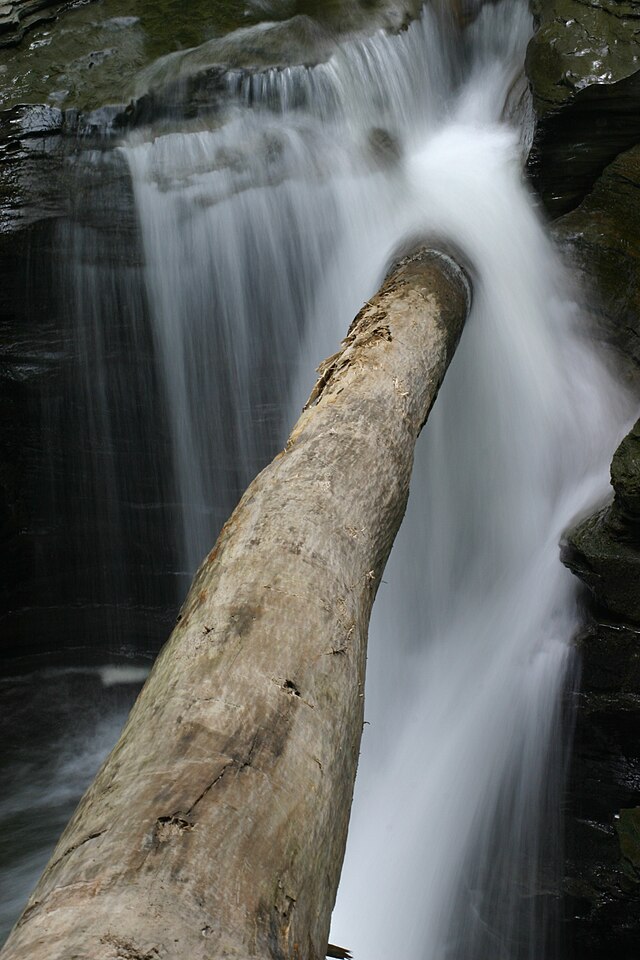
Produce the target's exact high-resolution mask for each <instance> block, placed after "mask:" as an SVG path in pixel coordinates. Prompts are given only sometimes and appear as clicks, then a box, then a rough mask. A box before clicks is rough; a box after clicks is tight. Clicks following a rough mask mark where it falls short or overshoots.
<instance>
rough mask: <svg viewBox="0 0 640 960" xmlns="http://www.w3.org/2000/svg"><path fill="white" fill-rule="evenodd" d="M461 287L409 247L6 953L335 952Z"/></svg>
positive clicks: (199, 582) (242, 523)
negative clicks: (387, 634) (415, 477)
mask: <svg viewBox="0 0 640 960" xmlns="http://www.w3.org/2000/svg"><path fill="white" fill-rule="evenodd" d="M468 299H469V289H468V285H467V282H466V279H465V277H464V275H463V273H462V271H461V270H460V269H459V268H458V267H457V266H456V265H455V264H454V263H453V261H451V260H450V259H448V258H447V257H445V256H443V255H439V254H436V253H433V252H429V251H425V250H422V251H418V253H415V254H413V255H412V256H411V257H407V258H406V259H404V260H403V261H401V263H400V264H399V265H398V266H397V267H396V268H395V270H394V272H393V273H392V274H391V275H390V276H389V277H388V278H387V280H386V281H385V283H384V285H383V287H382V289H381V290H380V292H379V293H378V294H377V295H376V297H375V298H373V300H371V301H370V302H368V303H367V304H366V305H365V307H364V308H363V310H362V311H361V312H360V313H359V314H358V316H357V317H356V319H355V321H354V322H353V324H352V326H351V329H350V330H349V334H348V336H347V338H346V339H345V340H344V341H343V344H342V346H341V348H340V351H339V352H338V353H337V354H336V355H335V356H334V357H331V358H330V359H329V360H327V361H325V362H324V363H323V364H322V366H321V368H320V379H319V380H318V382H317V384H316V386H315V388H314V390H313V392H312V394H311V397H310V399H309V401H308V403H307V406H306V407H305V410H304V412H303V413H302V416H301V417H300V419H299V421H298V423H297V424H296V426H295V428H294V430H293V432H292V434H291V436H290V437H289V441H288V443H287V446H286V448H285V449H284V450H283V452H282V453H280V454H278V456H277V457H276V458H275V460H274V461H273V462H272V463H271V464H270V465H269V466H268V467H267V468H266V469H265V470H264V471H263V472H262V473H261V474H260V475H259V476H258V477H257V478H256V480H254V482H253V483H252V484H251V486H250V487H249V488H248V490H247V491H246V493H245V494H244V496H243V497H242V499H241V501H240V503H239V505H238V507H237V508H236V510H235V512H234V513H233V515H232V517H231V519H230V520H229V521H228V523H227V524H226V525H225V527H224V528H223V530H222V532H221V534H220V537H219V539H218V542H217V544H216V546H215V548H214V549H213V550H212V552H211V553H210V554H209V556H208V557H207V558H206V559H205V561H204V563H203V564H202V566H201V568H200V570H199V571H198V573H197V575H196V577H195V579H194V582H193V585H192V587H191V591H190V593H189V595H188V597H187V599H186V601H185V604H184V607H183V609H182V612H181V614H180V616H179V618H178V624H177V626H176V628H175V630H174V632H173V634H172V636H171V638H170V640H169V642H168V643H167V645H166V646H165V647H164V649H163V651H162V653H161V654H160V656H159V658H158V661H157V663H156V665H155V667H154V669H153V671H152V673H151V676H150V677H149V679H148V681H147V684H146V685H145V687H144V689H143V691H142V693H141V694H140V697H139V698H138V701H137V703H136V704H135V706H134V708H133V710H132V712H131V715H130V717H129V720H128V722H127V724H126V727H125V729H124V732H123V734H122V736H121V738H120V740H119V742H118V744H117V745H116V747H115V748H114V750H113V752H112V753H111V755H110V756H109V758H108V759H107V761H106V762H105V764H104V766H103V767H102V769H101V771H100V772H99V774H98V775H97V777H96V779H95V781H94V783H93V784H92V786H91V787H90V788H89V790H88V791H87V793H86V794H85V796H84V798H83V800H82V801H81V803H80V805H79V807H78V809H77V811H76V813H75V814H74V816H73V818H72V820H71V822H70V823H69V825H68V827H67V828H66V830H65V832H64V834H63V835H62V838H61V839H60V842H59V843H58V846H57V847H56V850H55V851H54V853H53V856H52V858H51V860H50V862H49V865H48V866H47V868H46V870H45V872H44V874H43V876H42V878H41V880H40V882H39V884H38V886H37V888H36V890H35V892H34V894H33V896H32V897H31V900H30V901H29V903H28V905H27V907H26V909H25V911H24V913H23V915H22V917H21V919H20V920H19V921H18V923H17V925H16V927H15V929H14V931H13V933H12V935H11V937H10V938H9V940H8V942H7V945H6V947H5V950H4V951H3V953H2V958H3V960H18V958H21V960H27V958H28V960H56V958H58V960H63V958H64V960H71V958H75V960H81V958H82V960H205V958H206V960H212V958H222V957H224V958H243V960H247V958H249V957H252V958H276V960H284V958H301V960H307V958H309V960H317V958H320V957H323V956H324V954H325V951H326V947H327V936H328V929H329V921H330V916H331V910H332V907H333V903H334V899H335V894H336V889H337V885H338V879H339V876H340V868H341V865H342V858H343V854H344V847H345V841H346V835H347V824H348V818H349V809H350V805H351V797H352V791H353V784H354V779H355V773H356V765H357V759H358V748H359V744H360V736H361V731H362V722H363V694H364V672H365V659H366V640H367V630H368V624H369V616H370V613H371V606H372V603H373V599H374V597H375V594H376V590H377V587H378V584H379V582H380V577H381V575H382V572H383V568H384V565H385V562H386V560H387V557H388V554H389V551H390V549H391V545H392V543H393V540H394V537H395V535H396V532H397V530H398V527H399V525H400V522H401V520H402V516H403V514H404V510H405V505H406V501H407V496H408V491H409V479H410V474H411V467H412V463H413V450H414V444H415V441H416V439H417V436H418V434H419V432H420V430H421V428H422V426H423V424H424V422H425V420H426V418H427V415H428V413H429V410H430V408H431V405H432V404H433V401H434V399H435V397H436V394H437V392H438V388H439V386H440V383H441V381H442V377H443V376H444V373H445V370H446V368H447V365H448V363H449V361H450V359H451V356H452V355H453V352H454V350H455V347H456V344H457V342H458V338H459V336H460V332H461V329H462V326H463V323H464V319H465V316H466V313H467V308H468Z"/></svg>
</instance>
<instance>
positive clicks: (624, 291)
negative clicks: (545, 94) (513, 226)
mask: <svg viewBox="0 0 640 960" xmlns="http://www.w3.org/2000/svg"><path fill="white" fill-rule="evenodd" d="M553 233H554V236H555V238H556V239H557V240H558V241H559V243H560V244H561V245H562V247H563V249H564V250H565V251H566V253H567V254H568V256H569V258H570V260H571V261H572V263H573V264H574V266H575V267H576V268H577V270H578V271H579V273H580V274H581V276H582V281H583V284H584V286H585V289H587V290H589V291H590V302H591V304H592V308H593V318H592V324H591V326H592V327H593V328H594V329H597V331H598V333H599V335H601V336H602V337H603V338H604V339H605V340H607V341H608V342H609V343H612V344H613V345H614V346H615V347H616V348H617V349H618V350H619V351H620V352H621V353H622V355H624V356H626V357H629V358H631V360H632V361H633V362H634V363H635V364H640V146H635V147H633V148H632V149H631V150H628V151H627V152H625V153H623V154H621V155H620V156H619V157H617V158H616V159H615V160H614V162H613V163H612V164H610V165H609V166H608V167H607V168H606V170H605V171H604V173H603V174H602V176H601V177H600V179H599V180H598V181H597V183H596V185H595V186H594V188H593V190H592V191H591V193H589V195H588V196H587V197H586V198H585V199H584V200H583V201H582V203H581V204H580V206H579V207H577V208H576V209H575V210H572V211H571V213H568V214H566V215H565V216H563V217H561V218H560V219H559V220H557V221H556V223H555V224H554V227H553Z"/></svg>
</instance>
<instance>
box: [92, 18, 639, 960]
mask: <svg viewBox="0 0 640 960" xmlns="http://www.w3.org/2000/svg"><path fill="white" fill-rule="evenodd" d="M530 33H531V18H530V14H529V12H528V4H527V2H526V0H503V2H501V3H498V4H491V5H488V6H486V7H484V8H482V10H481V11H480V13H479V15H478V17H477V18H476V19H475V20H474V21H473V22H472V23H471V24H470V25H468V26H467V27H466V28H464V30H463V29H462V28H460V27H459V26H456V24H455V22H454V21H453V19H451V18H449V17H447V16H446V15H445V14H443V13H442V11H441V9H440V8H439V7H437V6H434V5H428V6H426V7H425V9H424V11H423V14H422V17H421V19H420V20H418V21H416V22H414V23H412V24H411V26H410V27H409V28H408V29H407V30H405V31H403V32H401V33H399V34H398V35H395V36H392V35H388V34H384V33H378V34H375V35H374V36H372V37H370V38H368V39H350V40H348V41H345V42H344V43H342V45H341V46H339V47H338V48H337V49H336V51H335V53H334V55H333V56H332V57H331V59H329V60H328V61H327V62H326V63H322V64H319V65H318V66H316V67H314V68H306V67H304V68H303V67H297V68H289V69H286V70H273V71H266V72H264V73H262V74H259V75H257V76H252V77H249V76H247V75H245V74H243V73H240V72H232V73H230V74H229V75H228V77H227V90H226V94H225V100H224V110H223V111H222V113H219V114H217V115H216V116H215V118H213V119H211V118H208V119H207V118H205V117H202V118H199V119H195V120H191V121H188V122H187V121H185V122H184V123H182V124H181V125H179V127H178V128H177V125H176V124H175V123H174V124H173V127H172V128H169V127H167V125H166V123H165V124H164V125H162V124H159V125H158V126H157V127H156V128H154V129H144V130H139V131H136V132H134V133H132V134H131V135H129V136H128V138H127V139H126V140H125V141H123V142H122V143H121V144H120V145H119V146H118V147H117V150H116V151H115V153H114V155H113V157H112V160H113V162H114V163H116V164H117V163H119V164H125V165H126V168H127V169H128V171H129V173H130V177H131V185H132V191H133V198H134V201H135V209H136V214H137V232H136V238H137V240H138V239H139V243H140V250H139V257H140V266H139V275H138V276H137V279H136V281H135V283H136V286H135V298H133V299H130V300H128V301H127V303H128V304H129V308H128V309H129V314H128V319H129V321H130V323H131V333H130V337H129V340H128V341H127V343H128V344H130V345H131V346H132V348H135V345H136V344H139V343H141V342H144V344H145V351H146V355H147V359H148V357H152V361H149V362H152V363H153V365H154V369H153V375H152V376H151V375H149V376H150V380H149V382H150V383H151V382H152V385H153V390H152V396H151V397H149V396H147V398H146V400H145V398H144V397H143V396H142V392H141V399H140V404H139V405H138V409H137V412H136V414H135V416H136V417H137V420H136V432H135V435H136V436H140V437H142V438H145V437H149V436H151V435H152V434H153V431H154V430H159V433H160V434H161V435H162V437H163V440H164V443H165V444H166V450H165V454H164V455H163V457H158V458H157V459H156V457H155V456H154V455H152V454H149V456H148V457H147V461H148V463H153V464H156V465H158V464H159V466H160V467H161V468H162V469H166V470H167V471H168V473H169V475H170V476H169V479H167V481H166V486H167V489H162V487H163V485H160V484H158V483H157V482H156V481H154V482H153V483H151V486H153V490H154V494H153V495H154V496H156V497H160V496H166V497H168V498H169V499H171V500H172V507H171V510H169V511H168V516H169V517H170V518H173V521H174V526H173V527H172V528H169V526H167V527H166V536H167V537H172V538H173V543H172V545H171V549H172V555H173V554H175V574H176V576H177V579H178V580H179V583H180V589H182V590H184V588H186V585H187V583H188V580H189V578H190V577H191V576H192V574H193V572H194V570H195V568H196V566H197V564H198V563H199V561H200V560H201V559H202V557H203V556H204V554H205V553H206V552H207V550H208V549H209V548H210V547H211V544H212V543H213V541H214V539H215V537H216V535H217V532H218V529H219V527H220V524H221V522H222V521H223V520H224V519H225V516H226V515H227V514H228V512H229V510H230V509H231V508H232V506H233V504H234V502H235V500H236V499H237V497H238V495H239V493H240V492H241V490H242V489H243V487H244V486H245V485H246V484H247V483H248V482H249V481H250V479H251V478H252V476H253V475H255V473H256V472H257V470H258V469H260V467H261V466H262V465H263V464H264V463H265V462H266V461H267V460H268V459H269V457H270V456H272V455H273V454H274V453H275V452H276V450H277V449H278V444H280V443H282V441H283V440H284V438H285V436H286V433H287V429H288V427H289V426H290V425H291V423H292V421H293V420H294V418H295V416H296V414H297V411H298V410H299V408H300V404H301V402H302V401H303V399H304V398H305V395H306V394H307V393H308V391H309V388H310V386H311V384H312V382H313V370H314V367H315V365H316V364H317V363H318V362H319V361H320V360H321V359H322V358H323V357H324V356H326V355H328V354H330V353H333V352H334V351H335V349H336V347H337V344H338V342H339V340H340V339H341V337H342V336H344V334H345V332H346V330H347V328H348V325H349V323H350V321H351V319H352V318H353V316H354V315H355V314H356V313H357V311H358V310H359V308H360V306H361V304H362V302H363V301H364V300H365V299H366V298H367V297H369V296H371V294H372V293H373V292H374V291H375V289H376V288H377V286H378V284H379V282H380V280H381V278H382V276H383V275H384V272H385V270H386V268H387V267H388V265H389V263H390V261H391V259H392V258H393V256H394V254H395V253H396V252H397V251H398V250H399V249H400V248H402V246H403V244H406V243H407V242H408V241H410V240H412V239H415V238H416V237H426V238H435V239H436V240H437V241H445V242H447V243H448V244H450V245H451V247H452V248H454V249H456V250H458V251H460V252H461V254H462V255H463V256H464V257H465V259H466V261H467V262H468V263H469V264H470V270H471V271H472V274H473V287H474V304H473V308H472V312H471V316H470V317H469V320H468V323H467V328H466V330H465V332H464V334H463V337H462V341H461V344H460V347H459V349H458V353H457V355H456V357H455V358H454V361H453V363H452V365H451V368H450V371H449V373H448V374H447V377H446V379H445V384H444V387H443V389H442V391H441V393H440V396H439V398H438V400H437V403H436V405H435V407H434V410H433V413H432V416H431V418H430V420H429V423H428V425H427V427H426V428H425V431H424V434H423V437H422V438H421V441H420V443H419V445H418V450H417V455H416V466H415V472H414V478H413V483H412V492H411V498H410V502H409V506H408V511H407V517H406V520H405V523H404V525H403V528H402V530H401V532H400V535H399V537H398V541H397V543H396V546H395V547H394V551H393V554H392V557H391V560H390V563H389V565H388V568H387V572H386V573H385V576H384V580H383V583H382V585H381V587H380V592H379V596H378V599H377V601H376V604H375V608H374V614H373V619H372V625H371V634H370V650H369V664H368V677H367V693H366V711H367V722H368V724H369V725H367V726H366V727H365V732H364V737H363V748H362V756H361V763H360V770H359V774H358V782H357V785H356V794H355V800H354V808H353V816H352V826H351V829H350V836H349V843H348V848H347V856H346V861H345V868H344V873H343V879H342V882H341V887H340V891H339V894H338V901H337V905H336V910H335V914H334V927H333V938H334V939H335V940H336V942H344V943H345V944H346V945H347V946H348V947H350V948H351V949H353V950H354V951H355V952H356V954H357V956H358V957H359V958H361V960H364V958H367V960H377V958H383V957H388V956H389V955H391V954H392V953H393V952H394V951H395V952H397V951H398V950H402V952H403V953H404V954H406V955H408V956H410V957H413V958H421V960H444V958H448V957H451V958H453V957H456V958H462V957H464V958H465V960H476V958H478V960H479V958H480V957H483V958H484V957H487V956H494V957H496V958H509V960H520V958H524V957H534V956H536V957H538V956H539V955H540V953H541V951H542V950H543V949H546V948H547V947H548V946H549V942H550V940H551V936H552V934H551V933H550V932H549V931H550V929H551V927H549V928H547V924H546V919H547V913H548V912H549V909H551V907H552V905H553V903H554V902H555V900H556V897H557V877H556V873H555V870H556V869H557V866H558V861H557V856H558V843H559V836H560V826H559V820H558V803H559V796H560V791H561V788H562V768H563V762H564V759H565V735H566V730H567V723H566V717H565V716H564V713H565V706H564V695H565V692H566V690H567V688H568V684H570V683H571V680H572V677H573V654H572V649H571V638H572V635H573V634H574V632H575V630H576V626H577V623H578V619H577V611H576V591H575V587H574V583H573V581H572V578H571V577H570V575H569V574H568V573H567V572H566V571H564V569H563V568H562V566H561V565H560V561H559V552H558V543H559V541H560V539H561V536H562V532H563V530H564V529H565V528H566V527H567V525H568V524H569V523H570V521H571V520H572V519H573V518H574V517H575V516H576V515H578V514H579V513H580V512H581V511H583V510H585V509H586V508H587V507H588V506H590V505H591V504H592V503H593V501H594V499H597V498H598V497H599V496H602V495H603V494H604V493H605V491H606V481H607V465H608V459H609V457H610V454H611V451H612V450H613V449H614V446H615V442H616V438H617V436H618V435H619V434H620V431H621V427H622V424H623V420H624V417H625V404H624V398H623V397H621V396H620V395H619V393H618V391H617V390H616V388H615V387H614V385H613V383H612V381H611V378H610V376H609V374H608V373H607V371H606V369H605V368H604V366H603V364H602V363H601V362H600V361H599V360H598V359H597V358H596V357H595V356H594V354H593V352H592V348H591V346H590V343H589V339H588V331H586V330H585V329H584V328H583V325H582V324H581V313H580V307H579V297H577V295H576V292H575V291H574V290H573V289H572V286H571V282H570V279H569V278H568V277H567V276H566V275H565V273H564V271H563V268H562V266H561V265H560V264H559V262H558V258H557V255H556V252H555V251H554V249H553V247H552V245H551V243H550V241H549V239H548V238H547V236H546V234H545V230H544V227H543V225H542V222H541V219H540V216H539V214H538V212H537V211H536V208H535V203H534V200H533V198H532V196H531V195H530V193H529V191H528V188H527V186H526V184H525V182H524V179H523V174H522V160H523V145H526V142H527V138H528V137H529V136H530V130H529V128H528V127H527V103H526V97H524V98H523V96H522V87H521V82H520V81H521V71H522V64H523V62H524V53H525V49H526V44H527V41H528V38H529V36H530ZM85 162H86V163H93V164H95V163H97V162H100V163H104V162H105V161H104V159H101V160H100V161H98V160H97V159H96V157H95V156H93V157H90V156H87V157H86V158H85ZM136 242H137V241H136ZM82 277H83V278H84V279H83V280H82V282H83V283H85V282H87V275H86V272H83V273H82ZM74 282H75V283H76V287H77V285H78V282H79V281H78V280H77V275H76V281H74ZM91 282H94V281H93V280H92V281H91ZM95 282H97V281H95ZM86 299H87V298H86V297H85V300H86ZM77 300H78V302H79V303H82V297H79V298H77ZM112 302H113V298H112V299H111V300H110V299H109V296H108V295H107V294H103V295H102V296H101V297H100V298H97V297H93V298H92V305H93V306H92V315H91V318H90V322H91V323H92V324H95V325H96V331H101V332H96V333H95V334H91V335H90V336H86V333H85V337H84V341H83V342H84V343H85V345H86V344H89V346H90V345H91V343H94V344H98V346H99V347H100V346H101V345H102V346H104V345H105V344H106V343H108V336H107V334H106V332H105V331H107V330H108V329H109V327H108V323H109V318H108V310H109V304H110V303H112ZM134 302H135V304H138V305H139V308H138V309H136V308H135V307H134V306H131V304H133V303H134ZM97 303H98V304H102V306H101V307H100V309H94V307H95V305H96V304H97ZM84 322H85V323H86V317H85V321H84ZM136 325H138V326H136ZM84 329H85V331H86V327H85V328H84ZM127 349H128V347H127ZM106 352H108V351H106ZM93 362H94V363H98V361H97V360H96V358H95V357H94V359H93ZM102 363H103V362H102V361H100V364H99V366H100V369H101V370H102V371H103V372H104V371H105V369H107V367H106V366H103V365H102ZM104 364H106V365H107V366H108V360H105V361H104ZM109 375H110V374H109V373H108V371H107V373H106V374H105V377H104V378H102V379H101V378H98V382H99V383H100V384H102V385H103V389H101V390H100V391H99V395H97V394H96V395H94V396H93V398H92V400H91V403H92V404H93V407H92V410H93V413H92V420H93V422H94V423H99V424H101V430H103V431H104V432H106V433H108V432H109V429H110V424H112V423H113V422H114V421H117V420H118V415H119V413H118V409H116V407H117V404H118V403H119V402H120V400H121V393H122V391H118V394H117V395H116V396H113V395H112V394H111V393H110V391H109V389H108V387H107V386H104V384H105V383H108V379H109ZM131 402H132V401H131V396H130V397H129V399H128V401H127V403H128V405H129V406H128V408H129V407H130V406H131ZM114 405H116V407H114ZM128 408H127V409H128ZM158 420H159V421H160V423H161V426H160V427H158V426H157V421H158ZM132 463H133V461H132ZM96 469H97V468H96ZM124 469H126V464H125V467H124ZM132 472H135V463H133V471H132ZM169 488H170V489H169ZM372 509H375V505H372ZM157 516H158V514H157V512H156V513H152V515H151V520H150V521H149V522H150V523H151V522H153V520H154V518H155V519H157ZM163 522H165V521H163ZM166 522H167V524H168V522H169V521H168V520H167V521H166ZM109 527H110V529H117V530H118V531H119V533H118V535H119V536H122V537H125V538H126V536H127V533H126V530H124V532H122V531H121V528H122V527H126V524H122V523H118V522H116V521H115V520H114V521H113V523H111V521H109ZM163 529H164V528H163ZM136 536H137V537H139V536H141V532H140V529H139V528H137V529H136ZM156 536H157V534H156ZM98 753H99V749H98V747H96V763H97V756H98Z"/></svg>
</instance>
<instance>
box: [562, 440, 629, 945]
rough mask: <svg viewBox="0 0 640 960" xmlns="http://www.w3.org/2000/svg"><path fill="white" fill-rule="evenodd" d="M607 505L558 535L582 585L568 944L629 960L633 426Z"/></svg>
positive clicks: (570, 825)
mask: <svg viewBox="0 0 640 960" xmlns="http://www.w3.org/2000/svg"><path fill="white" fill-rule="evenodd" d="M611 482H612V486H613V488H614V494H615V495H614V500H613V503H612V504H611V505H610V506H608V507H606V508H605V509H604V510H602V511H600V512H599V513H597V514H596V515H595V516H594V517H589V518H588V519H587V520H585V521H583V522H582V523H580V524H578V526H577V527H575V528H574V529H573V530H571V531H570V532H569V534H568V536H567V544H566V547H565V549H564V553H563V559H564V562H565V563H566V564H567V565H568V566H569V567H570V568H571V569H572V570H573V572H574V573H576V575H577V576H579V577H580V579H581V580H582V581H583V582H584V583H585V584H586V585H587V587H588V588H589V590H590V592H591V594H592V597H593V608H592V609H593V611H594V613H593V618H592V620H591V622H590V623H589V625H588V626H587V628H586V630H585V632H584V634H583V636H582V637H581V638H580V648H581V653H582V667H583V670H582V673H583V675H582V685H581V691H580V693H579V695H578V715H577V730H576V742H575V746H574V756H573V763H572V768H571V773H570V782H569V790H568V809H567V817H566V821H565V825H566V831H567V863H566V873H565V884H564V889H565V895H566V907H567V918H566V926H567V929H568V940H569V942H570V943H571V944H572V946H573V951H574V955H575V956H576V957H580V958H588V960H599V958H600V957H602V958H604V957H610V956H615V957H616V958H622V960H627V958H629V960H631V958H632V957H635V956H636V955H637V944H638V942H639V938H640V844H639V839H640V832H639V827H640V421H638V423H636V425H635V426H634V427H633V429H632V430H631V432H630V433H629V434H628V436H627V437H625V439H624V440H623V441H622V443H621V444H620V446H619V447H618V449H617V451H616V453H615V456H614V458H613V463H612V467H611Z"/></svg>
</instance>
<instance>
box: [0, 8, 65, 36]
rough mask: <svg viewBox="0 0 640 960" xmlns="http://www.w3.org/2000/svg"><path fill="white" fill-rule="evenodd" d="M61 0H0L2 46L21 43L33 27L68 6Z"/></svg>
mask: <svg viewBox="0 0 640 960" xmlns="http://www.w3.org/2000/svg"><path fill="white" fill-rule="evenodd" d="M68 5H69V4H68V2H67V3H61V2H60V0H0V47H9V46H13V45H14V44H16V43H19V42H20V41H21V40H22V38H23V37H24V35H25V34H26V33H27V31H28V30H30V29H31V27H34V26H36V24H39V23H43V22H44V21H46V20H51V19H52V18H53V17H55V16H56V14H57V13H58V12H59V11H60V10H61V9H63V8H64V7H66V6H68Z"/></svg>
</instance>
